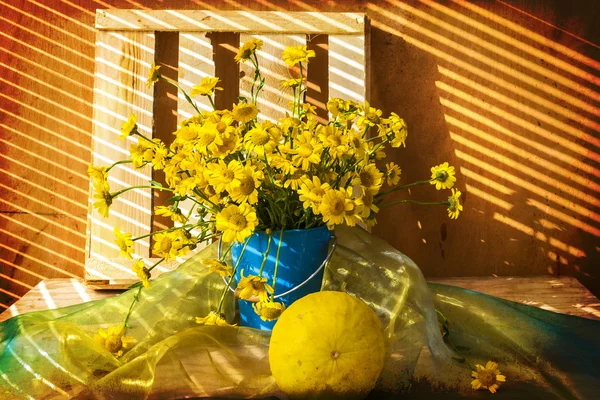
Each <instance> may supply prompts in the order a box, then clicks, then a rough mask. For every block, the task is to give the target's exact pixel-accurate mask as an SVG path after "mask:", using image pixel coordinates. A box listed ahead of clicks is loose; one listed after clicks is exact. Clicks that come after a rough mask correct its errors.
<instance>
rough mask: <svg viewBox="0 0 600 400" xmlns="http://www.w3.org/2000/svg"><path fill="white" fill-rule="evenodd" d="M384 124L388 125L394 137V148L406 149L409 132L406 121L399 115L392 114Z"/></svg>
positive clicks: (392, 142)
mask: <svg viewBox="0 0 600 400" xmlns="http://www.w3.org/2000/svg"><path fill="white" fill-rule="evenodd" d="M384 123H386V124H388V126H389V129H390V133H391V134H392V135H393V138H392V139H391V145H392V147H400V146H404V147H406V137H407V136H408V130H407V127H406V122H404V119H402V118H400V117H399V116H398V114H396V113H392V114H391V115H390V117H389V118H387V119H385V120H384Z"/></svg>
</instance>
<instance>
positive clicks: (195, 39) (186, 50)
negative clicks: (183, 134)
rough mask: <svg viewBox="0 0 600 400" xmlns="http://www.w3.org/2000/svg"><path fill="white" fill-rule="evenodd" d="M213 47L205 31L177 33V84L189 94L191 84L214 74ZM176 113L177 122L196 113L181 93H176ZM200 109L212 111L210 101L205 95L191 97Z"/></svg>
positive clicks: (198, 82)
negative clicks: (177, 97) (177, 116)
mask: <svg viewBox="0 0 600 400" xmlns="http://www.w3.org/2000/svg"><path fill="white" fill-rule="evenodd" d="M212 56H213V48H212V44H211V42H210V39H209V38H208V37H207V36H206V33H185V34H184V33H181V34H180V35H179V61H178V73H179V78H178V80H179V84H180V85H181V87H182V88H183V89H184V90H185V91H186V92H187V93H188V94H189V93H190V90H191V89H192V86H194V85H199V84H200V82H201V81H202V78H204V77H206V76H210V77H213V76H215V63H214V61H213V59H212V58H213V57H212ZM178 96H179V102H178V106H177V107H178V110H177V113H178V115H179V122H181V121H182V120H184V119H187V118H190V117H191V116H193V115H196V114H197V112H196V110H195V109H194V107H193V106H192V105H191V104H189V103H188V102H187V100H186V99H185V97H184V96H183V94H182V93H178ZM193 100H194V102H195V103H196V104H197V105H198V107H199V108H200V109H201V110H204V111H212V106H211V104H210V101H209V100H208V98H206V97H205V96H200V97H196V98H194V99H193Z"/></svg>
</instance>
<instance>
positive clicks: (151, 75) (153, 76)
mask: <svg viewBox="0 0 600 400" xmlns="http://www.w3.org/2000/svg"><path fill="white" fill-rule="evenodd" d="M159 69H160V65H156V64H154V63H152V66H151V67H150V71H148V80H147V81H146V85H148V87H149V88H150V87H152V85H153V84H155V83H156V82H158V79H159V78H160V72H158V70H159Z"/></svg>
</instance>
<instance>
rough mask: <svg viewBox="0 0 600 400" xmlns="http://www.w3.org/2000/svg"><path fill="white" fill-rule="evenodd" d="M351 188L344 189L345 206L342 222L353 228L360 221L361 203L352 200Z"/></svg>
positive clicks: (358, 200)
mask: <svg viewBox="0 0 600 400" xmlns="http://www.w3.org/2000/svg"><path fill="white" fill-rule="evenodd" d="M352 191H353V190H352V188H351V187H349V188H348V189H346V194H347V197H346V204H345V206H344V209H345V213H344V222H345V223H346V225H348V226H355V225H356V223H357V222H358V221H362V217H361V214H362V212H363V203H362V201H360V199H356V200H355V199H353V198H352Z"/></svg>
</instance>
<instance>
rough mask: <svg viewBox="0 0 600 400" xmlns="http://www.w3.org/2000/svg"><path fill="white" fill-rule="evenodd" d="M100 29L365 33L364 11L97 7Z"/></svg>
mask: <svg viewBox="0 0 600 400" xmlns="http://www.w3.org/2000/svg"><path fill="white" fill-rule="evenodd" d="M96 28H97V29H100V30H112V31H119V30H126V31H131V30H138V31H139V30H141V31H180V32H190V31H193V32H252V33H280V34H294V33H300V34H305V33H324V34H331V35H344V34H350V35H351V34H362V33H363V31H364V15H363V14H357V13H312V12H285V13H282V12H272V11H219V12H213V11H202V10H144V11H142V10H97V12H96Z"/></svg>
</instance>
